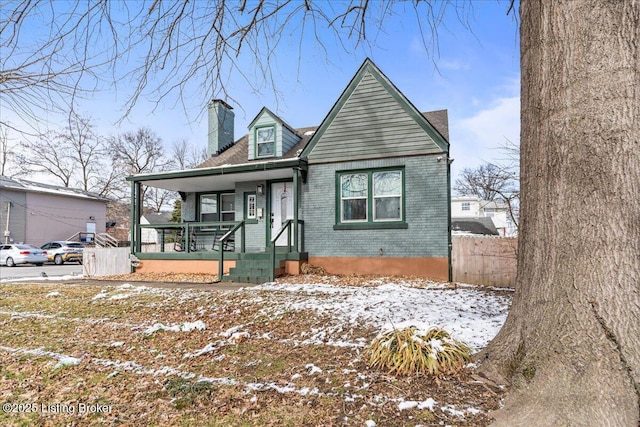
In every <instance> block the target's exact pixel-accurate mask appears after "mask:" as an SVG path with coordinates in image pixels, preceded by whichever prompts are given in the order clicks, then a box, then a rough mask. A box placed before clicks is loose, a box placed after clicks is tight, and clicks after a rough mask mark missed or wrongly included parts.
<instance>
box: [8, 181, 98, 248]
mask: <svg viewBox="0 0 640 427" xmlns="http://www.w3.org/2000/svg"><path fill="white" fill-rule="evenodd" d="M107 202H108V200H107V199H104V198H101V197H98V196H97V195H95V194H92V193H88V192H86V191H82V190H78V189H73V188H66V187H61V186H55V185H49V184H42V183H38V182H32V181H27V180H23V179H10V178H7V177H4V176H0V228H1V229H2V241H3V242H5V243H7V242H8V243H10V242H16V243H18V242H24V243H28V244H32V245H36V246H40V245H42V244H44V243H46V242H48V241H51V240H67V239H70V238H72V239H74V240H81V239H85V240H86V238H87V236H88V234H87V233H104V232H105V225H106V224H105V223H106V205H107Z"/></svg>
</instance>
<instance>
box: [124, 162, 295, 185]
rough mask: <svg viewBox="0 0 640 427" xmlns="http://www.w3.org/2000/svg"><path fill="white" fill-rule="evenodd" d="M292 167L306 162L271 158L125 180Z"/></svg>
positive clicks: (160, 178)
mask: <svg viewBox="0 0 640 427" xmlns="http://www.w3.org/2000/svg"><path fill="white" fill-rule="evenodd" d="M294 167H302V168H306V167H307V162H306V161H305V160H301V159H287V160H279V159H277V158H276V159H273V160H271V161H262V162H251V163H245V164H242V165H231V166H216V167H212V168H197V169H189V170H186V171H179V172H165V173H155V174H148V175H133V176H128V177H127V178H126V179H127V181H132V182H140V181H156V180H165V179H177V178H196V177H200V176H216V175H230V174H234V173H244V172H256V171H267V170H272V169H291V168H294Z"/></svg>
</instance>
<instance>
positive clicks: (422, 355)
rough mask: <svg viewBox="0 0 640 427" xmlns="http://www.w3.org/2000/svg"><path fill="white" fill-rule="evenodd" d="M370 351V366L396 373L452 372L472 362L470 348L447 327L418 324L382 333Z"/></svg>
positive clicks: (432, 374)
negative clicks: (427, 327)
mask: <svg viewBox="0 0 640 427" xmlns="http://www.w3.org/2000/svg"><path fill="white" fill-rule="evenodd" d="M367 353H368V355H369V366H371V367H373V368H379V369H386V370H388V371H389V373H391V374H395V375H431V376H438V375H442V374H453V373H455V372H457V371H459V370H461V369H462V368H463V367H464V366H465V365H466V364H467V363H469V362H470V361H471V348H469V346H467V345H466V344H464V343H462V342H460V341H457V340H454V339H453V338H451V336H450V335H449V333H448V332H447V331H445V330H444V329H440V328H431V329H429V330H428V331H426V332H425V331H421V330H419V329H418V328H417V327H415V326H409V327H406V328H402V329H395V328H394V329H392V330H390V331H387V332H382V333H380V334H379V335H378V336H377V337H376V339H374V340H373V342H372V343H371V344H370V345H369V347H367Z"/></svg>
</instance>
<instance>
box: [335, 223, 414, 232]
mask: <svg viewBox="0 0 640 427" xmlns="http://www.w3.org/2000/svg"><path fill="white" fill-rule="evenodd" d="M399 228H409V224H407V223H406V222H354V223H342V224H336V225H334V226H333V229H334V230H391V229H399Z"/></svg>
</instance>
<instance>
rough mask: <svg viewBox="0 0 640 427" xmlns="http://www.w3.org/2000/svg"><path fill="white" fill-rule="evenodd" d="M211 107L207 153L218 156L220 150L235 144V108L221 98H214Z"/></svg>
mask: <svg viewBox="0 0 640 427" xmlns="http://www.w3.org/2000/svg"><path fill="white" fill-rule="evenodd" d="M208 108H209V143H208V145H207V154H208V155H209V157H215V156H217V155H218V154H219V153H220V151H221V150H222V149H223V148H225V147H227V146H228V145H230V144H233V142H234V138H233V127H234V123H233V121H234V117H235V114H234V113H233V111H231V110H233V108H232V107H231V106H230V105H229V104H227V103H226V102H224V101H223V100H221V99H214V100H213V101H211V102H210V103H209V105H208Z"/></svg>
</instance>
